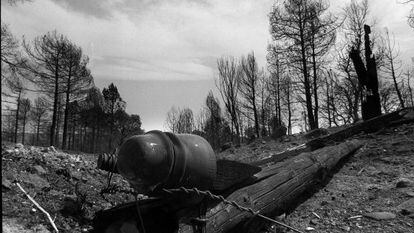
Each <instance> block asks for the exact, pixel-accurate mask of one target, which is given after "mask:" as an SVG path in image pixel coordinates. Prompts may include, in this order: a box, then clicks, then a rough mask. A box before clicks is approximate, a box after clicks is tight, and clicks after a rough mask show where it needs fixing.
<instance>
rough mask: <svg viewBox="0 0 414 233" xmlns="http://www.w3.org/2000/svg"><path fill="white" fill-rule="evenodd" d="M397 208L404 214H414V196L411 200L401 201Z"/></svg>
mask: <svg viewBox="0 0 414 233" xmlns="http://www.w3.org/2000/svg"><path fill="white" fill-rule="evenodd" d="M397 209H398V210H399V211H400V212H401V214H403V215H412V214H414V198H411V199H410V200H408V201H405V202H403V203H401V204H400V205H399V206H398V207H397Z"/></svg>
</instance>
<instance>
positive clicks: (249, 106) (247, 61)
mask: <svg viewBox="0 0 414 233" xmlns="http://www.w3.org/2000/svg"><path fill="white" fill-rule="evenodd" d="M241 66H242V69H243V73H244V75H243V76H242V78H241V79H240V84H239V91H240V94H241V95H242V97H243V99H244V101H245V103H244V104H243V105H242V107H244V108H245V109H246V110H247V111H252V112H253V120H254V128H255V134H256V137H259V136H260V134H259V129H260V127H259V115H258V112H257V95H258V93H257V86H258V83H259V71H258V67H257V62H256V57H255V56H254V53H253V52H251V53H249V54H248V55H247V57H242V60H241ZM246 115H247V114H246Z"/></svg>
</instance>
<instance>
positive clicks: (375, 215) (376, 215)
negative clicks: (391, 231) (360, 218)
mask: <svg viewBox="0 0 414 233" xmlns="http://www.w3.org/2000/svg"><path fill="white" fill-rule="evenodd" d="M364 216H365V217H367V218H371V219H375V220H389V219H394V218H395V217H396V215H395V214H393V213H390V212H372V213H368V214H365V215H364Z"/></svg>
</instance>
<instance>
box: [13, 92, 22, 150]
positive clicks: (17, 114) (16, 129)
mask: <svg viewBox="0 0 414 233" xmlns="http://www.w3.org/2000/svg"><path fill="white" fill-rule="evenodd" d="M21 97H22V90H20V91H19V96H18V97H17V109H16V121H15V124H14V143H17V136H18V135H17V133H18V129H19V112H20V99H21Z"/></svg>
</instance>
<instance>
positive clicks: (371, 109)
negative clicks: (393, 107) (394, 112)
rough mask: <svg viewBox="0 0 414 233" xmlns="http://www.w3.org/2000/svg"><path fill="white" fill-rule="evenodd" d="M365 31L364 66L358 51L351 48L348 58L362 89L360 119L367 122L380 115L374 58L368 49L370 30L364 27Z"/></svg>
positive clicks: (366, 26) (369, 48)
mask: <svg viewBox="0 0 414 233" xmlns="http://www.w3.org/2000/svg"><path fill="white" fill-rule="evenodd" d="M364 31H365V59H366V65H364V63H363V62H362V58H361V56H360V52H361V51H360V50H359V49H358V48H355V47H352V49H351V51H350V53H349V56H350V57H351V59H352V62H353V63H354V67H355V70H356V73H357V75H358V82H359V84H360V86H361V87H362V95H363V96H362V97H363V98H362V104H361V108H362V119H363V120H368V119H371V118H373V117H376V116H379V115H381V104H380V96H379V92H378V74H377V65H376V60H375V56H374V55H373V54H372V50H371V47H370V40H369V34H370V33H371V28H370V27H369V26H368V25H364Z"/></svg>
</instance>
